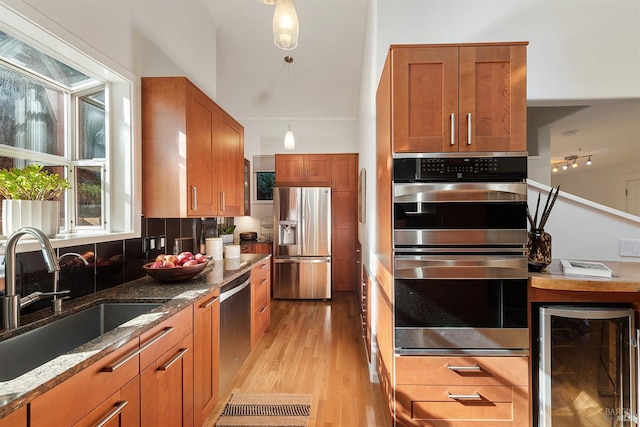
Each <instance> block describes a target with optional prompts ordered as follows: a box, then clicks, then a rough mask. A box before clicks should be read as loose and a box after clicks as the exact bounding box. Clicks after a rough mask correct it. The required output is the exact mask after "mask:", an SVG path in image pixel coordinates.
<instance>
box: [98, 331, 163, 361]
mask: <svg viewBox="0 0 640 427" xmlns="http://www.w3.org/2000/svg"><path fill="white" fill-rule="evenodd" d="M171 331H173V326H169V327H168V328H164V330H163V331H162V332H160V333H159V334H158V335H156V336H155V337H153V338H152V339H150V340H149V341H148V342H147V343H146V344H145V345H143V346H141V347H140V348H138V349H137V350H135V351H132V352H131V353H129V354H128V355H126V356H125V357H123V358H122V359H120V360H119V361H118V362H116V363H115V364H113V365H111V366H105V367H104V368H102V372H113V371H115V370H116V369H118V368H120V367H122V365H124V364H125V363H127V362H128V361H129V360H131V359H133V358H134V357H136V356H137V355H139V354H140V353H142V352H143V351H144V350H146V349H148V348H149V347H151V346H152V345H153V344H155V343H157V342H158V341H160V340H161V339H162V338H164V337H165V336H166V335H167V334H169V333H170V332H171Z"/></svg>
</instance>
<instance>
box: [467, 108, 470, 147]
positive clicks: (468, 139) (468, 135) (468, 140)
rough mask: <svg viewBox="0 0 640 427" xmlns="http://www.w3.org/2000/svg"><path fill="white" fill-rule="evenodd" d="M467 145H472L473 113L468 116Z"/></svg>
mask: <svg viewBox="0 0 640 427" xmlns="http://www.w3.org/2000/svg"><path fill="white" fill-rule="evenodd" d="M467 145H471V113H469V114H467Z"/></svg>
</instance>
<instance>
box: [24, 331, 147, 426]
mask: <svg viewBox="0 0 640 427" xmlns="http://www.w3.org/2000/svg"><path fill="white" fill-rule="evenodd" d="M137 350H138V340H137V339H136V340H133V341H131V342H129V343H127V344H126V345H124V346H123V347H122V348H121V349H119V350H117V351H116V352H114V353H112V354H110V355H108V356H106V357H104V358H103V359H101V360H99V361H97V362H96V363H94V364H92V365H91V366H89V367H88V368H86V369H84V370H83V371H81V372H80V373H78V374H76V375H74V376H73V377H71V378H69V379H68V380H66V381H64V382H62V383H61V384H59V385H57V386H56V387H54V388H52V389H51V390H49V391H47V392H46V393H44V394H43V395H42V396H39V397H37V398H36V399H35V400H33V401H32V402H31V403H30V404H29V405H30V415H29V418H30V424H29V425H30V426H31V427H39V426H46V427H50V426H73V425H84V424H82V420H86V417H88V416H90V415H94V416H95V417H96V419H97V418H100V415H102V416H104V415H106V414H108V413H109V411H110V410H111V409H115V407H113V408H111V409H109V408H108V407H109V406H111V404H110V403H107V404H106V405H105V401H107V400H113V399H112V398H113V396H114V395H116V396H117V395H118V394H120V396H122V395H123V394H124V395H126V396H127V399H131V400H132V401H133V404H132V406H131V407H129V409H127V411H126V413H127V414H129V413H130V411H131V409H132V408H135V407H136V405H137V402H136V401H137V399H138V394H137V390H138V389H137V388H135V391H136V392H135V393H131V389H130V388H129V387H127V385H128V384H130V381H132V380H135V379H136V378H137V377H138V372H139V371H138V369H139V368H138V360H139V359H138V356H137V355H135V356H133V357H130V358H129V356H130V355H131V354H135V353H136V351H137ZM119 362H122V364H120V363H119ZM114 366H116V368H114ZM125 389H126V390H127V391H126V392H124V391H123V390H125ZM112 403H115V401H113V402H112ZM103 405H104V406H105V407H103ZM127 406H128V405H127ZM124 409H126V407H125V408H123V410H124ZM96 413H99V414H96ZM121 417H122V415H120V416H119V417H118V418H120V419H122V418H121ZM134 418H135V417H134ZM139 422H140V421H139V418H135V419H134V423H133V424H128V423H127V424H126V425H132V426H137V425H139ZM122 425H125V424H124V423H123V424H122Z"/></svg>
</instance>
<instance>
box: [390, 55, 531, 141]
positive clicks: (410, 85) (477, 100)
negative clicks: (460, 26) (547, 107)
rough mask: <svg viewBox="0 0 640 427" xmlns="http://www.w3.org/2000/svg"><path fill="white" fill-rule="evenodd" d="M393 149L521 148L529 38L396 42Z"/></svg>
mask: <svg viewBox="0 0 640 427" xmlns="http://www.w3.org/2000/svg"><path fill="white" fill-rule="evenodd" d="M387 61H391V66H390V67H385V70H390V71H389V72H390V73H391V76H390V77H385V76H384V72H383V76H382V79H385V78H390V79H391V89H390V90H391V93H392V94H393V96H392V97H391V95H389V97H388V98H389V99H390V102H391V115H392V123H393V136H392V137H393V151H394V152H396V153H420V152H457V151H469V152H481V151H524V150H526V43H514V44H490V45H464V46H454V45H442V46H439V45H424V46H418V45H411V46H393V47H392V48H391V50H390V54H389V56H388V57H387Z"/></svg>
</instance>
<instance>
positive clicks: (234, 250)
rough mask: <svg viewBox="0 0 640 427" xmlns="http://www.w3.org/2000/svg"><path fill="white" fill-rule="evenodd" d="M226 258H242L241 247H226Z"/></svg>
mask: <svg viewBox="0 0 640 427" xmlns="http://www.w3.org/2000/svg"><path fill="white" fill-rule="evenodd" d="M224 257H225V258H240V245H226V246H225V247H224Z"/></svg>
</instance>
